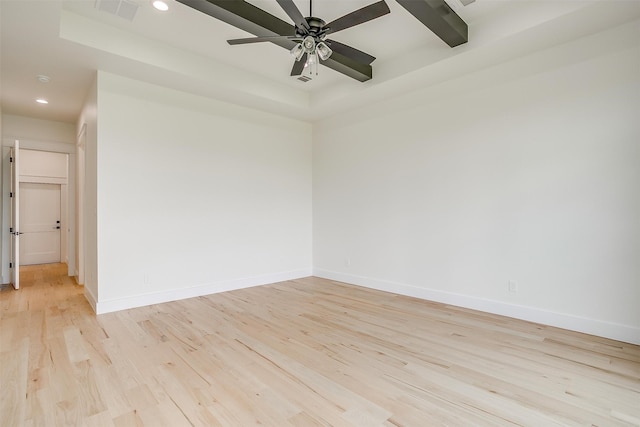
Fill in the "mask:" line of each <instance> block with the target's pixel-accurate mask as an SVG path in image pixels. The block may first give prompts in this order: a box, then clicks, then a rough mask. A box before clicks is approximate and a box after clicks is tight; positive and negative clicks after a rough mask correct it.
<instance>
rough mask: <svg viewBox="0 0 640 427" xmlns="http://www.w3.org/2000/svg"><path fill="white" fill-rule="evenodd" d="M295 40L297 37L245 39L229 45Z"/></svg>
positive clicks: (230, 42)
mask: <svg viewBox="0 0 640 427" xmlns="http://www.w3.org/2000/svg"><path fill="white" fill-rule="evenodd" d="M295 38H296V37H295V36H265V37H247V38H243V39H231V40H227V43H229V44H230V45H236V44H248V43H260V42H273V41H277V40H279V39H282V40H293V39H295ZM298 40H302V39H301V38H298Z"/></svg>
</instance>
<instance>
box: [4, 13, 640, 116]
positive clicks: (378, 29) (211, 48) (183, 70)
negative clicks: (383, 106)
mask: <svg viewBox="0 0 640 427" xmlns="http://www.w3.org/2000/svg"><path fill="white" fill-rule="evenodd" d="M374 1H375V0H339V1H338V0H316V1H314V2H313V15H315V16H318V17H320V18H322V19H324V20H325V21H327V22H330V21H331V20H333V19H335V18H338V17H340V16H342V15H344V14H347V13H349V12H351V11H353V10H355V9H358V8H361V7H363V6H366V5H367V4H370V3H373V2H374ZM167 2H168V4H169V6H170V9H169V11H168V12H159V11H157V10H155V9H154V8H153V7H152V6H151V0H137V3H138V4H139V9H138V11H137V14H136V16H135V18H134V19H133V21H128V20H125V19H123V18H120V17H118V16H115V15H110V14H108V13H106V12H102V11H99V10H97V9H96V8H95V0H65V1H60V0H0V42H1V50H0V53H1V57H0V59H1V63H0V73H1V74H0V85H1V86H0V89H1V99H0V102H1V107H2V113H3V114H15V115H22V116H29V117H34V118H39V119H47V120H55V121H62V122H68V123H75V122H76V120H77V118H78V115H79V112H80V109H81V107H82V103H83V101H84V98H85V96H86V94H87V91H88V88H89V87H90V85H91V83H92V80H93V78H94V75H95V71H96V70H98V69H100V70H104V71H108V72H112V73H116V74H119V75H123V76H125V77H131V78H134V79H138V80H143V81H147V82H150V83H154V84H160V85H163V86H167V87H170V88H175V89H177V90H182V91H187V92H191V93H194V94H198V95H201V96H204V97H212V98H216V99H221V100H225V101H230V102H234V103H237V104H240V105H245V106H249V107H252V108H257V109H261V110H265V111H271V112H274V113H277V114H282V115H285V116H289V117H293V118H298V119H303V120H309V121H316V120H320V119H324V118H326V117H330V116H332V115H336V114H340V113H341V112H343V111H347V110H350V109H355V108H358V107H360V106H363V105H365V104H370V103H372V102H384V100H385V99H387V98H388V97H390V96H394V95H398V94H403V93H409V92H411V91H412V90H415V89H417V88H424V87H425V86H426V85H435V84H438V83H441V82H443V81H446V80H449V79H454V78H456V77H460V76H462V75H465V74H468V73H473V72H476V71H478V70H480V69H483V68H487V67H490V66H494V65H497V64H500V63H502V62H505V61H508V60H511V59H514V58H518V57H521V56H524V55H527V54H529V53H532V52H535V51H539V50H542V49H546V48H549V47H551V46H554V45H557V44H561V43H566V42H569V41H571V40H574V39H576V38H579V37H583V36H586V35H589V34H592V33H595V32H598V31H602V30H605V29H607V28H611V27H615V26H617V25H621V24H623V23H627V22H631V21H634V20H638V19H640V1H638V0H600V1H585V0H477V1H476V2H475V3H472V4H471V5H469V6H466V7H465V6H462V5H461V3H459V0H448V2H449V4H450V5H451V6H452V7H453V8H454V10H455V11H456V12H457V13H458V14H459V15H460V16H461V17H462V18H463V19H464V20H465V21H466V22H467V23H468V25H469V43H467V44H465V45H461V46H459V47H456V48H453V49H452V48H450V47H448V46H447V45H446V44H445V43H444V42H442V41H441V40H440V39H438V38H437V37H436V36H435V35H434V34H433V33H431V31H429V30H428V29H427V28H426V27H424V26H423V25H422V24H421V23H420V22H419V21H417V20H416V19H415V18H414V17H413V16H412V15H411V14H409V12H407V11H406V10H405V9H404V8H402V7H401V6H400V5H399V4H398V3H397V2H396V1H395V0H387V4H388V5H389V8H390V9H391V13H390V14H388V15H385V16H383V17H381V18H378V19H376V20H373V21H370V22H367V23H365V24H362V25H359V26H356V27H353V28H350V29H347V30H344V31H342V32H339V33H336V34H335V35H332V36H331V37H332V38H333V39H335V40H338V41H340V42H343V43H346V44H348V45H351V46H352V47H355V48H357V49H360V50H363V51H365V52H367V53H369V54H371V55H374V56H376V57H377V59H376V61H374V62H373V79H372V80H370V81H368V82H365V83H360V82H358V81H356V80H353V79H351V78H349V77H347V76H345V75H343V74H340V73H338V72H335V71H333V70H331V69H329V68H326V67H320V69H319V75H318V76H315V75H314V76H313V80H312V81H311V82H308V83H302V82H300V81H298V80H297V79H296V78H295V77H290V76H289V72H290V70H291V66H292V64H293V59H292V57H291V56H290V55H289V53H288V52H287V50H285V49H282V48H281V47H278V46H276V45H273V44H270V43H259V44H251V45H240V46H230V45H228V44H227V43H226V40H227V39H231V38H240V37H249V36H251V35H250V34H248V33H246V32H244V31H242V30H239V29H237V28H234V27H232V26H231V25H228V24H225V23H223V22H221V21H218V20H216V19H214V18H211V17H209V16H207V15H204V14H202V13H200V12H198V11H195V10H193V9H191V8H189V7H187V6H185V5H183V4H180V3H177V2H175V1H174V0H167ZM250 3H253V4H255V5H256V6H258V7H260V8H262V9H264V10H266V11H267V12H269V13H271V14H273V15H275V16H277V17H279V18H281V19H283V20H285V21H287V22H290V20H289V18H288V17H287V16H286V14H285V13H284V12H283V11H282V9H281V8H280V7H279V6H278V4H277V3H276V1H275V0H251V1H250ZM296 4H297V5H298V8H299V9H300V10H301V11H302V13H303V15H305V16H306V15H308V12H309V3H308V1H296ZM42 74H43V75H47V76H49V77H50V78H51V81H50V82H49V83H46V84H45V83H41V82H39V81H38V79H37V76H38V75H42ZM37 97H45V98H47V99H48V100H49V104H48V105H40V104H37V103H35V99H36V98H37Z"/></svg>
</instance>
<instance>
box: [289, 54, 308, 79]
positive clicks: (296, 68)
mask: <svg viewBox="0 0 640 427" xmlns="http://www.w3.org/2000/svg"><path fill="white" fill-rule="evenodd" d="M306 63H307V54H306V53H305V54H304V55H302V58H300V60H299V61H293V68H292V69H291V74H290V75H292V76H299V75H301V74H302V72H303V71H304V64H306Z"/></svg>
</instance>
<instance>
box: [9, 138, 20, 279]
mask: <svg viewBox="0 0 640 427" xmlns="http://www.w3.org/2000/svg"><path fill="white" fill-rule="evenodd" d="M19 155H20V143H19V142H18V141H16V142H15V145H14V146H13V148H12V149H11V153H10V154H9V162H10V167H11V190H10V191H11V226H10V229H9V231H10V233H11V257H10V258H11V260H10V261H9V263H10V264H9V266H10V268H11V283H12V284H13V287H14V288H15V289H20V232H19V230H20V184H19V178H20V170H19V165H20V162H19V161H18V160H19V158H18V156H19Z"/></svg>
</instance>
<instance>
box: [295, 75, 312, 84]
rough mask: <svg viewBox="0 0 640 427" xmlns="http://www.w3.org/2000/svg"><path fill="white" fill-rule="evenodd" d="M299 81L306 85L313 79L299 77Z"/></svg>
mask: <svg viewBox="0 0 640 427" xmlns="http://www.w3.org/2000/svg"><path fill="white" fill-rule="evenodd" d="M298 80H300V81H301V82H304V83H306V82H308V81H310V80H311V77H307V76H300V77H298Z"/></svg>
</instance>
